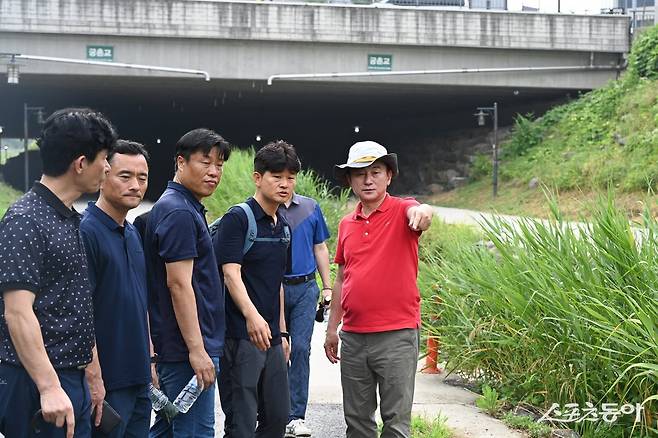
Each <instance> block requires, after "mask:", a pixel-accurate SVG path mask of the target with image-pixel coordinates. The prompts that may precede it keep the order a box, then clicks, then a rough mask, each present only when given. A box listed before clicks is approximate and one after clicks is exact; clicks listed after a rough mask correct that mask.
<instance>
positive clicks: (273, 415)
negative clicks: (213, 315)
mask: <svg viewBox="0 0 658 438" xmlns="http://www.w3.org/2000/svg"><path fill="white" fill-rule="evenodd" d="M219 397H220V400H221V402H222V409H223V410H224V415H226V422H225V424H224V437H225V438H251V437H258V438H282V437H283V434H284V433H285V429H286V424H287V423H288V412H289V411H290V396H289V394H288V370H287V366H286V362H285V359H284V356H283V348H282V347H281V344H278V345H273V346H271V347H270V348H269V349H268V350H267V351H259V350H258V349H257V348H256V346H255V345H254V344H252V343H251V342H250V341H249V340H246V339H227V340H226V343H225V344H224V356H223V357H222V358H221V366H220V372H219ZM257 422H258V427H256V423H257Z"/></svg>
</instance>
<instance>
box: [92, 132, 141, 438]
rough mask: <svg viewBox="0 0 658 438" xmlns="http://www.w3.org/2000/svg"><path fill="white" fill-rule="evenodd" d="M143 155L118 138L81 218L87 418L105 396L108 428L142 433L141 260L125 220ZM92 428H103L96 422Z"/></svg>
mask: <svg viewBox="0 0 658 438" xmlns="http://www.w3.org/2000/svg"><path fill="white" fill-rule="evenodd" d="M147 158H148V154H147V152H146V150H145V149H144V147H143V146H142V145H141V144H139V143H135V142H130V141H126V140H119V141H117V143H116V146H115V147H114V148H113V149H112V150H111V151H110V153H109V154H108V157H107V160H108V162H109V163H110V171H109V173H108V174H107V177H106V178H105V181H103V184H102V185H101V191H100V197H99V198H98V201H97V202H96V203H95V204H94V203H89V206H88V207H87V210H86V211H85V213H84V216H83V218H82V222H81V223H80V233H81V235H82V240H83V242H84V244H85V249H86V252H87V260H88V262H89V279H90V281H91V285H92V290H93V293H94V326H95V328H96V347H95V348H94V357H93V360H92V362H91V364H90V365H89V366H88V367H87V368H86V370H85V372H86V375H87V382H88V383H89V390H90V392H91V401H92V408H95V415H94V424H95V425H96V426H98V425H99V424H100V420H101V416H102V410H103V399H105V400H106V401H107V402H108V403H109V404H110V406H112V407H113V408H114V409H115V410H116V411H117V413H118V414H119V415H120V416H121V420H122V421H121V423H120V424H119V426H117V427H116V428H115V429H114V431H113V432H112V434H111V435H110V436H112V437H116V438H121V437H124V436H135V437H138V436H139V437H143V436H147V435H148V430H149V425H150V423H151V402H150V400H149V397H148V383H149V382H150V381H151V373H150V366H149V362H150V361H149V358H150V354H149V334H148V323H147V313H146V312H147V307H146V306H147V289H146V264H145V261H144V251H143V250H142V242H141V238H140V236H139V233H138V232H137V230H136V229H135V227H134V226H133V225H132V224H131V223H130V222H128V221H127V220H126V214H127V213H128V211H129V210H131V209H133V208H135V207H137V206H138V205H139V203H140V202H141V201H142V199H143V197H144V193H145V192H146V188H147V186H148V164H147ZM94 436H105V435H104V434H101V433H100V432H99V431H98V430H95V431H94Z"/></svg>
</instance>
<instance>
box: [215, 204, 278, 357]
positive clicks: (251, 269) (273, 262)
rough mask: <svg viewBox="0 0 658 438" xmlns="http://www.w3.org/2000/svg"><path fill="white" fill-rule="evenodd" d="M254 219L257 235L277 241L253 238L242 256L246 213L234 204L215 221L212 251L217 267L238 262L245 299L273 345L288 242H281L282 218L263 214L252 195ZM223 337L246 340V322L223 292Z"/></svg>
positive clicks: (276, 342)
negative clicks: (263, 240) (263, 321)
mask: <svg viewBox="0 0 658 438" xmlns="http://www.w3.org/2000/svg"><path fill="white" fill-rule="evenodd" d="M247 204H248V205H249V206H250V207H251V210H252V211H253V213H254V218H255V219H256V226H257V237H266V238H273V239H275V240H276V239H279V240H277V241H268V242H260V241H256V242H254V244H253V245H252V246H251V248H250V249H249V251H248V252H247V253H246V254H245V255H244V256H243V255H242V250H243V246H244V240H245V235H246V232H247V228H248V224H247V216H246V214H245V212H244V211H243V210H242V209H240V208H237V207H234V208H232V209H230V210H229V211H228V212H227V213H226V214H225V215H224V216H223V217H222V220H221V221H220V223H219V227H218V229H217V235H216V236H215V239H214V246H215V253H216V254H217V261H218V263H219V266H220V267H221V266H222V265H225V264H227V263H237V264H239V265H241V272H242V281H243V283H244V285H245V287H246V288H247V294H248V295H249V299H250V300H251V302H252V303H253V304H254V306H255V307H256V310H258V313H260V315H261V316H262V317H263V319H265V321H267V323H268V325H269V326H270V332H271V333H272V341H271V343H272V344H273V345H275V344H279V343H281V330H280V328H279V311H280V309H281V306H280V301H279V300H280V295H279V292H280V288H281V281H282V280H283V274H284V273H285V271H286V267H287V259H288V245H287V244H286V243H285V242H282V240H280V239H282V238H283V237H285V233H284V224H285V220H284V219H283V218H282V217H281V215H280V213H279V212H277V213H276V214H277V221H276V224H275V223H274V220H273V218H272V217H271V216H269V215H267V214H265V212H264V211H263V209H262V208H261V206H260V205H259V204H258V202H256V200H255V199H254V198H249V199H248V200H247ZM226 321H227V326H226V336H227V337H228V338H235V339H249V335H248V334H247V323H246V320H245V319H244V316H242V312H240V309H239V308H238V307H237V306H236V305H235V303H234V302H233V299H232V298H231V295H230V293H228V292H227V294H226Z"/></svg>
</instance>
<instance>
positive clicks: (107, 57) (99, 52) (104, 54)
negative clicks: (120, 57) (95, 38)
mask: <svg viewBox="0 0 658 438" xmlns="http://www.w3.org/2000/svg"><path fill="white" fill-rule="evenodd" d="M87 59H89V60H91V61H107V62H112V61H114V47H113V46H87Z"/></svg>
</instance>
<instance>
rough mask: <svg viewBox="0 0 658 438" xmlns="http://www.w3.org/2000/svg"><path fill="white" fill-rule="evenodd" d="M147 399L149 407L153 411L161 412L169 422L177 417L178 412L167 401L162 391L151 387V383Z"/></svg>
mask: <svg viewBox="0 0 658 438" xmlns="http://www.w3.org/2000/svg"><path fill="white" fill-rule="evenodd" d="M149 398H150V399H151V406H152V407H153V410H154V411H156V412H160V411H162V413H163V414H164V415H165V416H166V417H167V418H168V419H170V420H171V419H172V418H174V417H175V416H176V415H178V410H177V409H176V407H175V406H174V405H173V403H171V402H170V401H169V399H168V398H167V396H166V395H165V394H164V393H163V392H162V391H160V390H159V389H158V388H156V387H155V386H153V384H152V383H149Z"/></svg>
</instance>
